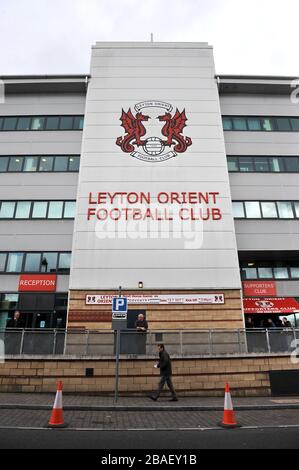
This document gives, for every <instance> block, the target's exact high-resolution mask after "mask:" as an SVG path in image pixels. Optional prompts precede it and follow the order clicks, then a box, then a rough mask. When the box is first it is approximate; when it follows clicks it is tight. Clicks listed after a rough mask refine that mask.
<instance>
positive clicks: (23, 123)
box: [17, 117, 31, 131]
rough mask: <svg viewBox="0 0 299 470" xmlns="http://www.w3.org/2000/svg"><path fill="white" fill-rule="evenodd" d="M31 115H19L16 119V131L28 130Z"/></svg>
mask: <svg viewBox="0 0 299 470" xmlns="http://www.w3.org/2000/svg"><path fill="white" fill-rule="evenodd" d="M30 124H31V117H21V118H19V119H18V125H17V131H29V130H30Z"/></svg>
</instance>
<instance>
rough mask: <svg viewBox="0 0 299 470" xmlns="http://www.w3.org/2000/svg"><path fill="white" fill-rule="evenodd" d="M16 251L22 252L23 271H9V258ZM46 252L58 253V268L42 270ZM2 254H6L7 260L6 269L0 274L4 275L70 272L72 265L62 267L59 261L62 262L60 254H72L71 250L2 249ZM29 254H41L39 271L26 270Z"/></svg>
mask: <svg viewBox="0 0 299 470" xmlns="http://www.w3.org/2000/svg"><path fill="white" fill-rule="evenodd" d="M15 253H20V254H22V265H21V271H13V272H11V271H10V272H8V271H7V267H8V259H9V255H13V254H15ZM45 253H48V254H49V253H53V254H57V259H56V269H55V271H51V272H49V271H47V272H45V271H43V270H42V266H43V265H42V261H43V259H44V255H45ZM0 254H1V255H2V254H4V255H6V261H5V270H4V271H0V276H1V275H2V276H3V275H6V276H7V275H12V276H13V275H19V274H69V273H70V267H69V268H64V269H60V268H59V262H60V255H71V256H72V252H71V251H0ZM27 255H40V264H39V271H25V266H26V259H27Z"/></svg>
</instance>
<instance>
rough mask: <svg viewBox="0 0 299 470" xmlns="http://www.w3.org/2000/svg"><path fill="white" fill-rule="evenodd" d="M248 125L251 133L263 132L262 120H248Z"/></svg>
mask: <svg viewBox="0 0 299 470" xmlns="http://www.w3.org/2000/svg"><path fill="white" fill-rule="evenodd" d="M247 123H248V129H249V130H250V131H261V130H262V125H261V121H260V119H257V118H254V119H247Z"/></svg>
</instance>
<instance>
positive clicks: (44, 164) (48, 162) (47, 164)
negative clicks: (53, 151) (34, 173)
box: [39, 157, 54, 171]
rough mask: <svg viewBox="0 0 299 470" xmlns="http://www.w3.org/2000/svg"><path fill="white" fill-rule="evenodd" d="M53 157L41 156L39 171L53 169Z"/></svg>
mask: <svg viewBox="0 0 299 470" xmlns="http://www.w3.org/2000/svg"><path fill="white" fill-rule="evenodd" d="M53 163H54V157H41V159H40V165H39V171H53Z"/></svg>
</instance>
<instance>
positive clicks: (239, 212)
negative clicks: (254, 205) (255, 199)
mask: <svg viewBox="0 0 299 470" xmlns="http://www.w3.org/2000/svg"><path fill="white" fill-rule="evenodd" d="M233 216H234V218H235V219H244V217H245V211H244V204H243V202H233Z"/></svg>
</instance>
